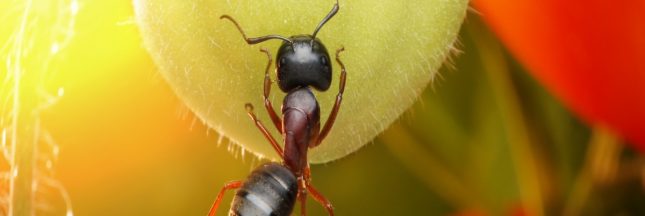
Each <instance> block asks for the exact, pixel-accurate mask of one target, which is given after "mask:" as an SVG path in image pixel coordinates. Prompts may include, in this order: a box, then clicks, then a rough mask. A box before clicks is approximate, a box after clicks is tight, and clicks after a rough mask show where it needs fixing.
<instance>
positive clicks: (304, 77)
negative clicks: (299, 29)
mask: <svg viewBox="0 0 645 216" xmlns="http://www.w3.org/2000/svg"><path fill="white" fill-rule="evenodd" d="M338 9H339V6H338V0H336V3H335V4H334V7H333V8H332V10H331V11H330V12H329V13H328V14H327V16H325V18H324V19H323V20H322V21H321V22H320V23H319V24H318V26H317V27H316V29H315V30H314V33H313V34H312V35H294V36H291V37H289V38H286V37H283V36H280V35H266V36H262V37H255V38H249V37H247V36H246V33H244V31H243V30H242V28H241V27H240V25H239V24H238V23H237V22H236V21H235V20H234V19H233V18H232V17H230V16H228V15H222V16H221V17H220V19H228V20H230V21H231V22H232V23H233V24H235V26H236V27H237V29H238V30H239V31H240V33H242V36H243V37H244V40H245V41H246V43H248V44H257V43H261V42H264V41H267V40H271V39H278V40H282V41H283V43H282V45H281V46H280V48H279V50H278V54H277V61H276V70H277V79H278V86H279V87H280V90H282V91H283V92H285V93H287V95H286V96H285V98H284V101H283V102H282V119H281V118H280V117H279V116H278V115H277V114H276V112H275V110H274V109H273V105H272V104H271V101H270V100H269V93H270V91H271V79H270V77H269V69H270V68H271V61H272V60H271V54H270V53H269V51H268V50H267V49H260V51H261V52H264V53H265V54H266V55H267V57H268V58H269V63H268V64H267V67H266V69H265V72H264V95H263V99H264V106H265V108H266V110H267V112H268V113H269V116H270V117H271V121H272V122H273V124H274V125H275V127H276V128H277V129H278V131H280V132H281V134H282V138H283V142H284V151H283V150H282V147H280V145H279V144H278V142H277V141H276V139H275V138H273V136H272V135H271V134H270V133H269V131H268V130H267V128H266V127H265V126H264V125H263V124H262V122H260V120H258V119H257V118H256V116H255V113H254V112H253V105H251V104H249V103H247V104H246V105H245V107H246V110H247V113H248V115H249V116H250V117H251V119H252V120H253V121H254V123H255V125H256V126H257V128H258V129H260V131H261V132H262V134H264V136H265V137H266V138H267V140H268V141H269V142H270V143H271V145H272V146H273V148H274V149H275V151H276V152H277V153H278V155H280V157H281V158H282V160H283V162H282V163H281V164H279V163H275V162H271V163H266V164H263V165H261V166H260V167H258V168H256V169H255V170H253V172H252V173H251V174H250V175H249V176H248V178H247V179H246V181H233V182H230V183H228V184H226V185H225V186H224V187H223V188H222V190H221V191H220V192H219V194H218V196H217V198H216V200H215V202H214V203H213V206H212V207H211V210H210V212H209V216H213V215H215V212H216V211H217V207H218V206H219V204H220V202H221V199H222V197H223V195H224V193H225V192H226V191H227V190H231V189H238V188H239V190H237V192H236V194H235V197H234V199H233V203H232V204H231V209H230V211H229V214H230V215H274V216H279V215H289V214H291V212H292V210H293V207H294V206H295V202H296V199H298V200H299V201H300V203H301V215H303V216H304V215H305V214H306V211H305V203H306V200H307V194H310V195H311V196H312V197H313V198H314V200H316V201H317V202H319V203H320V204H322V205H323V207H324V208H325V209H326V210H327V212H329V215H334V212H333V208H332V205H331V203H330V202H329V200H327V199H326V198H325V197H324V196H323V195H322V194H320V193H319V192H318V191H317V190H316V189H315V188H314V187H313V186H312V185H311V174H310V169H309V162H308V161H307V150H308V149H309V148H313V147H316V146H318V145H319V144H320V143H321V142H322V140H323V139H325V137H326V136H327V135H328V134H329V131H330V130H331V128H332V126H333V125H334V120H335V119H336V116H337V114H338V110H339V108H340V104H341V102H342V100H343V92H344V90H345V79H346V72H345V66H344V65H343V63H342V62H341V61H340V58H339V54H340V52H342V51H343V50H344V48H340V49H338V50H337V51H336V62H338V64H339V65H340V68H341V73H340V86H339V91H338V95H337V96H336V102H335V103H334V107H333V108H332V111H331V113H330V114H329V117H328V119H327V121H326V122H325V125H324V126H323V128H322V129H321V128H320V108H319V106H318V101H317V100H316V97H315V96H314V95H313V93H312V92H311V89H310V87H313V88H315V89H317V90H319V91H326V90H327V89H329V86H330V85H331V77H332V67H331V62H330V58H329V53H328V52H327V49H326V48H325V46H324V45H323V43H322V42H321V41H320V40H319V39H318V38H316V34H317V33H318V31H319V30H320V28H321V27H322V26H323V25H324V24H325V23H326V22H327V21H329V20H330V19H331V18H332V17H333V16H334V15H335V14H336V13H337V12H338Z"/></svg>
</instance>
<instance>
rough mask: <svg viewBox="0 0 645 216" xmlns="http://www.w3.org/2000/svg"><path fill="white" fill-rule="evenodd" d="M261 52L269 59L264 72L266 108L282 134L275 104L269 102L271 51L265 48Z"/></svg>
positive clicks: (280, 121)
mask: <svg viewBox="0 0 645 216" xmlns="http://www.w3.org/2000/svg"><path fill="white" fill-rule="evenodd" d="M260 52H263V53H266V54H267V57H268V58H269V63H267V67H266V69H265V70H264V95H263V98H264V107H265V108H266V109H267V112H268V113H269V116H270V117H271V121H272V122H273V125H275V128H277V129H278V131H279V132H280V133H282V120H281V119H280V117H279V116H278V114H276V112H275V109H273V104H272V103H271V100H269V93H271V77H270V76H269V70H270V69H271V53H269V50H267V49H265V48H261V49H260Z"/></svg>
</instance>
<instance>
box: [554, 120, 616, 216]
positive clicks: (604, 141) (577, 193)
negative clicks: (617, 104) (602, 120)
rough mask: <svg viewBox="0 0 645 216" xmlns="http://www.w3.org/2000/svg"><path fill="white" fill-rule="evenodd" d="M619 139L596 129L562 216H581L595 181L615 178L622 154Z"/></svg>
mask: <svg viewBox="0 0 645 216" xmlns="http://www.w3.org/2000/svg"><path fill="white" fill-rule="evenodd" d="M620 150H621V148H620V145H619V144H618V139H617V138H616V137H615V136H614V135H613V134H612V133H611V132H609V131H608V130H606V129H605V128H602V127H598V126H596V127H595V128H594V131H593V134H592V137H591V140H590V142H589V146H588V149H587V153H586V154H587V155H586V156H585V164H584V165H583V167H582V169H581V170H580V173H579V174H578V177H577V178H576V180H575V182H574V183H573V188H572V189H571V193H570V195H569V199H568V200H567V202H566V205H565V207H564V211H563V213H562V215H565V216H575V215H581V214H582V213H583V212H582V209H583V208H584V206H585V203H586V201H587V198H588V197H589V196H590V195H591V193H592V192H593V186H594V181H600V182H602V181H607V180H610V179H611V178H612V177H615V174H616V172H617V171H616V170H617V168H618V158H619V157H618V156H619V154H620Z"/></svg>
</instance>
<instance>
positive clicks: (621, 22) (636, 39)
mask: <svg viewBox="0 0 645 216" xmlns="http://www.w3.org/2000/svg"><path fill="white" fill-rule="evenodd" d="M474 4H475V6H476V8H477V10H478V11H480V12H481V14H482V17H483V18H484V20H485V21H486V23H487V24H488V25H489V26H490V27H491V28H492V29H493V30H494V31H495V32H496V33H497V34H498V36H499V37H500V38H501V40H502V41H503V42H504V43H505V45H506V46H507V47H508V48H509V49H510V50H511V52H512V53H513V54H514V55H515V56H516V57H517V58H518V59H519V60H520V61H521V62H523V63H524V65H525V66H526V67H527V68H528V69H529V71H530V73H531V74H532V75H534V76H535V77H536V78H537V80H538V81H540V82H541V83H542V84H543V85H545V86H546V87H547V88H548V89H549V90H550V91H551V92H552V93H553V94H554V95H556V97H558V98H559V99H561V100H562V101H563V102H564V103H565V104H566V105H567V106H568V107H569V108H570V109H572V110H573V111H575V112H576V113H577V114H578V115H579V116H581V117H582V118H583V119H585V120H586V121H587V122H588V123H590V124H600V125H604V126H607V127H609V128H612V129H613V130H615V131H616V132H618V133H619V134H621V135H623V136H624V137H626V138H627V139H628V140H630V141H632V142H634V143H635V144H636V146H637V147H638V148H639V149H640V150H641V151H645V130H644V129H643V128H645V88H644V86H645V16H644V15H645V1H642V0H632V1H630V0H626V1H620V2H613V1H598V0H594V1H563V0H522V1H506V0H475V1H474Z"/></svg>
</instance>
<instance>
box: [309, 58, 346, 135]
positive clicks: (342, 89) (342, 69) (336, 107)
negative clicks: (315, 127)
mask: <svg viewBox="0 0 645 216" xmlns="http://www.w3.org/2000/svg"><path fill="white" fill-rule="evenodd" d="M344 50H345V47H341V48H340V49H338V50H336V62H338V64H339V65H340V82H339V83H340V85H339V88H338V94H337V95H336V102H335V103H334V108H333V109H332V110H331V113H329V117H327V121H326V122H325V126H324V127H323V129H322V130H321V131H320V135H319V136H318V140H316V142H315V145H314V146H311V147H315V146H318V145H320V143H321V142H322V141H323V140H324V139H325V137H327V134H329V131H331V127H332V126H333V125H334V121H336V116H337V115H338V110H339V109H340V104H341V102H343V93H344V92H345V80H346V79H347V72H346V71H345V64H343V62H342V61H340V52H342V51H344Z"/></svg>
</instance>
